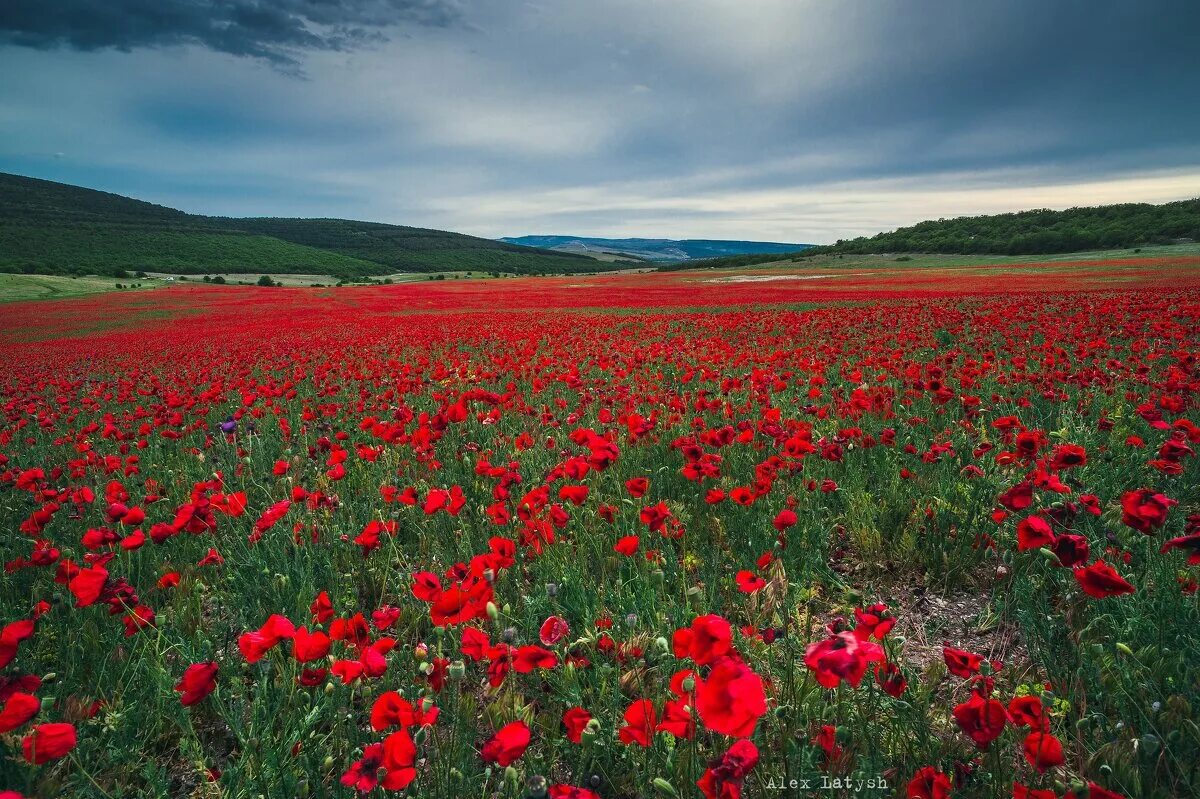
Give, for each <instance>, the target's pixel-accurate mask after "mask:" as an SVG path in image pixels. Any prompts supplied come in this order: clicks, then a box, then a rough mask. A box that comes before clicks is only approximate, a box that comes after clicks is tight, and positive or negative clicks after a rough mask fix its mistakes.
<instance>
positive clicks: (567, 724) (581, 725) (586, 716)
mask: <svg viewBox="0 0 1200 799" xmlns="http://www.w3.org/2000/svg"><path fill="white" fill-rule="evenodd" d="M591 720H592V714H591V713H588V712H587V711H586V710H584V709H583V708H581V707H573V708H571V709H570V710H568V711H567V712H566V713H563V717H562V724H563V727H564V728H566V731H567V740H568V741H570V742H571V743H573V744H577V743H583V731H584V730H585V729H587V725H588V722H589V721H591Z"/></svg>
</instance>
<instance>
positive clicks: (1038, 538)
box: [1017, 516, 1054, 552]
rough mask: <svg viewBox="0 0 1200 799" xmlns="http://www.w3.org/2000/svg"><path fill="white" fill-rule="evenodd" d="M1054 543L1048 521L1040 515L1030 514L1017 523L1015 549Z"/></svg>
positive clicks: (1026, 548) (1045, 545)
mask: <svg viewBox="0 0 1200 799" xmlns="http://www.w3.org/2000/svg"><path fill="white" fill-rule="evenodd" d="M1053 544H1054V531H1053V530H1051V529H1050V523H1049V522H1048V521H1046V520H1045V519H1044V518H1042V517H1041V516H1030V517H1028V518H1026V519H1022V520H1021V521H1020V522H1019V523H1018V524H1017V549H1018V550H1019V551H1021V552H1024V551H1025V550H1028V549H1039V548H1040V547H1048V546H1052V545H1053Z"/></svg>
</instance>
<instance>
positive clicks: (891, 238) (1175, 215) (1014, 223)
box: [805, 199, 1200, 255]
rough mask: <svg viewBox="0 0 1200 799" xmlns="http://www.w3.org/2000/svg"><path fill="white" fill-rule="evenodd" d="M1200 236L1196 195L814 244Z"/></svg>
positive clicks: (1037, 245) (1039, 248) (1056, 245)
mask: <svg viewBox="0 0 1200 799" xmlns="http://www.w3.org/2000/svg"><path fill="white" fill-rule="evenodd" d="M1179 239H1191V240H1200V199H1195V200H1181V201H1179V202H1173V203H1166V204H1164V205H1150V204H1148V203H1126V204H1122V205H1101V206H1098V207H1095V208H1070V209H1068V210H1066V211H1050V210H1045V209H1043V210H1037V211H1021V212H1019V213H1014V214H996V215H993V216H964V217H959V218H957V219H937V220H931V221H928V222H920V223H918V224H915V225H912V226H910V227H902V228H900V229H899V230H893V231H892V232H890V233H880V234H878V235H876V236H871V237H869V238H868V237H862V238H857V239H850V240H848V241H839V242H838V243H837V244H833V245H829V246H825V247H814V248H812V249H810V250H807V251H806V252H805V254H806V255H815V254H820V253H847V254H849V253H855V254H868V253H892V252H931V253H954V254H976V253H977V254H997V255H1040V254H1049V253H1063V252H1078V251H1080V250H1109V249H1122V248H1125V247H1137V246H1141V245H1149V244H1170V243H1172V242H1175V241H1177V240H1179Z"/></svg>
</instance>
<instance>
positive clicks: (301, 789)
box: [296, 779, 308, 797]
mask: <svg viewBox="0 0 1200 799" xmlns="http://www.w3.org/2000/svg"><path fill="white" fill-rule="evenodd" d="M296 796H300V797H304V796H308V780H304V779H302V780H300V781H299V782H297V783H296Z"/></svg>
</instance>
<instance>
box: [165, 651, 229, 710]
mask: <svg viewBox="0 0 1200 799" xmlns="http://www.w3.org/2000/svg"><path fill="white" fill-rule="evenodd" d="M218 671H220V667H219V666H218V665H217V663H216V662H215V661H211V660H210V661H205V662H203V663H193V664H192V665H190V666H188V667H187V668H186V669H184V670H183V676H182V677H180V678H179V682H178V683H176V684H175V690H176V691H177V692H178V693H179V694H180V697H179V702H180V704H182V705H183V706H184V707H188V706H190V705H194V704H196V703H197V702H199V701H200V700H202V699H203V698H204V697H206V696H208V695H209V694H211V693H212V692H213V690H214V689H216V687H217V672H218Z"/></svg>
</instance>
